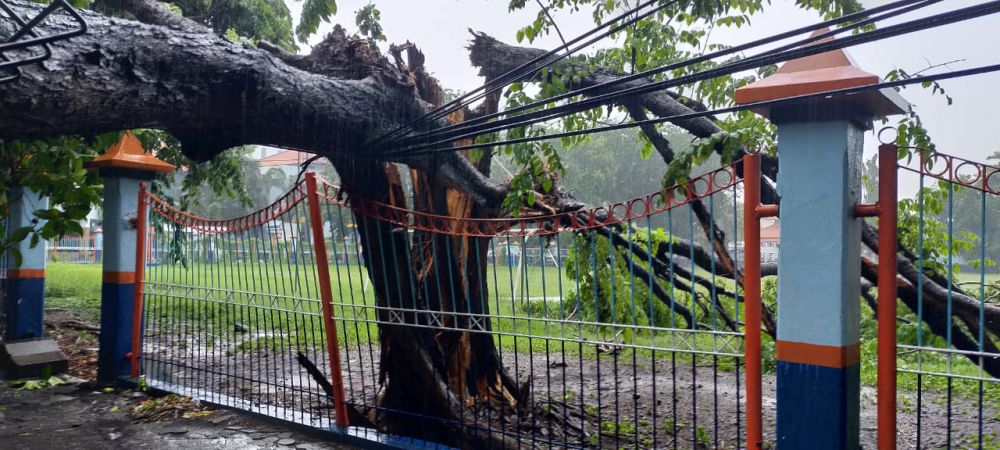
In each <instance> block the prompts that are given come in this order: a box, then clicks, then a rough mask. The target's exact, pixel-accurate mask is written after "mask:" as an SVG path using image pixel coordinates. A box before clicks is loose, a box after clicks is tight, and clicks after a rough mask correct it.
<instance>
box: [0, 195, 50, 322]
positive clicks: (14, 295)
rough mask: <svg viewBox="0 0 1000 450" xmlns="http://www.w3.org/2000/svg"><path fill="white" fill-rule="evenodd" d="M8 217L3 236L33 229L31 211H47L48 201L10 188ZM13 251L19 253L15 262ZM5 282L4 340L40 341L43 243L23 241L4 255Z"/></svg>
mask: <svg viewBox="0 0 1000 450" xmlns="http://www.w3.org/2000/svg"><path fill="white" fill-rule="evenodd" d="M9 198H10V210H9V212H10V214H9V216H8V221H7V235H8V236H10V235H11V234H12V233H14V232H16V230H18V229H19V228H23V227H31V226H35V224H36V221H39V220H40V219H38V218H37V217H35V211H37V210H41V209H48V207H49V199H48V198H47V197H44V196H42V195H39V194H38V193H37V192H34V191H32V190H31V189H28V188H25V187H21V186H13V187H11V189H10V197H9ZM15 251H16V252H18V253H20V255H21V261H20V264H18V263H17V258H15V257H14V254H15ZM6 258H7V264H8V265H9V267H8V270H7V283H6V285H5V286H4V287H5V289H6V292H5V293H4V296H3V298H4V305H3V308H4V313H5V315H6V322H7V323H6V324H5V325H6V329H5V340H7V341H16V340H20V339H32V338H40V337H42V336H43V335H44V334H45V327H44V324H43V321H44V315H45V241H44V240H43V241H41V242H39V243H38V245H36V246H35V247H34V248H32V247H31V240H30V239H24V240H22V241H20V242H18V243H16V244H14V246H13V248H12V249H11V250H9V251H8V252H7V256H6Z"/></svg>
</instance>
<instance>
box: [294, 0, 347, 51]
mask: <svg viewBox="0 0 1000 450" xmlns="http://www.w3.org/2000/svg"><path fill="white" fill-rule="evenodd" d="M334 14H337V2H336V0H305V2H304V3H303V4H302V15H301V16H299V26H297V27H295V35H296V36H298V38H299V42H306V41H308V40H309V36H312V35H313V34H315V33H316V30H317V29H319V23H320V21H323V22H329V21H330V17H332V16H333V15H334Z"/></svg>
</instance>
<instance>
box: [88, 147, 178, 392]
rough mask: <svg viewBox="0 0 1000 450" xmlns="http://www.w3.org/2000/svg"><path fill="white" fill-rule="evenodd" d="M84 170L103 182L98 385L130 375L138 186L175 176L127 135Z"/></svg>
mask: <svg viewBox="0 0 1000 450" xmlns="http://www.w3.org/2000/svg"><path fill="white" fill-rule="evenodd" d="M88 167H90V168H94V169H98V170H99V171H100V174H101V176H102V177H103V178H104V218H103V221H102V228H103V230H104V237H103V241H104V251H103V261H102V262H103V264H104V274H103V283H102V285H101V337H100V341H99V346H100V350H99V353H98V357H97V380H98V382H99V383H104V384H111V383H115V382H117V381H118V380H119V379H121V378H125V377H128V376H129V375H130V371H131V365H130V363H129V353H130V352H131V351H132V328H133V311H134V308H133V304H134V299H135V289H136V285H135V279H136V277H135V267H136V266H135V262H136V260H135V259H136V229H135V217H136V216H135V215H136V211H137V209H138V203H139V183H141V182H143V181H148V180H151V179H152V178H153V176H154V175H155V174H156V173H158V172H160V173H163V172H170V171H173V166H171V165H170V164H167V163H165V162H163V161H160V160H158V159H156V158H155V157H153V156H152V155H149V154H147V153H146V152H145V151H144V150H143V149H142V145H141V144H140V143H139V141H138V139H136V138H135V136H133V135H132V134H131V133H128V132H126V133H125V134H124V135H123V136H122V138H121V140H119V141H118V142H117V143H116V144H114V145H112V146H111V147H110V148H108V150H107V152H105V153H104V154H103V155H101V156H98V157H97V158H95V159H94V160H93V161H92V162H91V163H90V164H89V165H88Z"/></svg>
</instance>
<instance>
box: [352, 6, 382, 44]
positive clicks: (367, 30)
mask: <svg viewBox="0 0 1000 450" xmlns="http://www.w3.org/2000/svg"><path fill="white" fill-rule="evenodd" d="M381 19H382V13H381V12H380V11H379V10H378V8H376V7H375V5H374V4H371V3H369V4H368V5H366V6H365V7H363V8H361V9H359V10H357V11H356V12H355V15H354V24H355V25H357V26H358V31H359V32H360V33H361V35H362V36H366V37H368V41H369V43H370V44H371V45H372V47H374V48H378V46H377V45H376V42H379V41H385V39H386V38H385V34H384V33H383V32H382V24H381V22H380V20H381Z"/></svg>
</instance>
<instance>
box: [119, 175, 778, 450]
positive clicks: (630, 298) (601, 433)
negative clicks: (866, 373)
mask: <svg viewBox="0 0 1000 450" xmlns="http://www.w3.org/2000/svg"><path fill="white" fill-rule="evenodd" d="M742 185H743V182H742V181H741V180H740V179H739V178H738V177H737V174H736V168H735V166H725V167H723V168H721V169H718V170H716V171H713V172H711V173H708V174H706V175H703V176H700V177H696V178H693V179H691V180H689V181H687V182H686V183H684V184H682V185H679V186H675V187H673V188H669V189H665V190H663V191H660V192H656V193H652V194H649V195H645V196H642V197H639V198H636V199H632V200H628V201H624V202H621V203H616V204H612V205H607V206H604V207H600V208H595V209H591V210H585V211H576V212H571V213H564V214H555V215H550V216H541V217H525V218H517V219H493V220H490V219H480V220H477V219H453V218H449V217H445V216H437V215H433V214H428V213H424V212H418V211H413V210H410V209H407V208H405V207H401V206H394V205H389V204H385V203H379V202H374V201H370V200H363V199H351V201H350V202H347V201H345V200H341V196H340V193H339V190H338V188H337V186H334V185H331V184H329V183H326V182H324V181H321V180H317V179H316V178H315V176H314V175H312V174H309V175H308V176H307V177H306V180H305V182H304V183H302V184H299V185H297V186H296V187H295V188H294V189H293V190H292V191H291V192H289V193H288V194H287V195H286V196H285V197H283V198H282V199H280V200H279V201H278V202H276V203H275V204H274V205H272V206H270V207H268V208H265V209H264V210H262V211H258V212H256V213H254V214H250V215H248V216H245V217H241V218H236V219H231V220H222V221H213V220H207V219H203V218H199V217H195V216H192V215H190V214H187V213H184V212H182V211H179V210H177V209H175V208H173V207H171V206H169V205H167V204H166V203H165V202H163V201H162V200H160V199H158V198H157V197H155V196H153V195H150V194H148V193H146V192H144V191H143V192H142V193H141V194H140V196H141V201H140V215H139V217H140V218H141V219H142V220H140V223H139V226H140V229H141V230H145V232H143V233H140V236H142V238H141V239H139V241H140V242H139V250H138V251H139V253H138V254H139V255H140V256H141V258H140V259H139V261H141V262H140V263H139V264H138V266H140V267H137V269H139V270H137V284H138V285H139V286H141V288H140V289H138V290H137V292H139V294H137V301H138V302H142V305H141V306H142V308H139V309H138V310H139V311H143V312H142V316H141V317H137V324H140V323H139V322H141V324H140V325H141V326H137V327H136V330H142V332H141V333H142V335H141V348H135V349H134V351H133V360H134V370H135V375H139V373H140V372H141V373H142V374H143V375H144V376H145V378H146V380H147V383H149V384H150V385H151V386H153V387H157V388H160V389H164V390H167V391H171V392H178V393H183V394H187V395H192V396H194V397H198V398H202V399H205V400H209V401H212V402H215V403H219V404H223V405H226V406H230V407H234V408H238V409H243V410H247V411H252V412H256V413H260V414H265V415H268V416H271V417H275V418H279V419H282V420H288V421H292V422H296V423H302V424H307V425H310V426H315V427H318V428H323V429H334V425H337V427H338V428H336V429H339V430H340V431H342V432H343V431H346V432H348V433H350V434H354V435H362V436H368V437H373V436H374V437H380V438H383V439H388V438H389V437H390V435H391V434H408V435H410V436H414V437H417V438H420V439H422V440H405V441H402V442H406V443H405V445H406V446H420V445H426V446H437V444H436V443H429V442H427V440H429V439H433V440H435V441H439V442H441V441H444V442H443V443H445V444H448V445H455V446H472V444H464V443H461V442H463V441H459V440H457V439H456V438H455V437H454V436H448V435H437V436H428V435H426V434H421V429H427V430H430V429H440V427H450V428H449V429H453V430H456V431H455V434H463V433H467V434H468V435H470V436H477V439H483V440H482V441H481V442H484V443H501V442H502V443H506V444H514V445H518V446H520V445H524V446H529V447H533V446H546V447H548V446H556V447H589V448H620V447H634V448H704V447H711V448H743V447H744V446H745V444H744V443H745V442H746V441H745V439H746V438H745V436H746V434H747V432H748V431H750V432H751V433H760V431H759V430H760V428H761V425H760V423H761V420H760V416H761V413H760V402H759V400H758V401H756V402H755V401H752V400H750V399H751V398H757V399H759V398H760V397H759V391H758V393H754V392H753V391H752V389H753V386H759V383H760V381H759V380H760V375H759V371H760V363H759V361H760V349H759V346H756V347H755V346H750V347H748V348H747V349H746V350H744V348H743V347H744V339H743V335H744V329H743V328H744V325H743V324H744V322H745V323H746V328H747V331H746V332H747V334H748V335H750V334H751V333H757V335H758V336H759V334H760V331H759V326H760V321H759V320H758V319H755V318H753V317H752V315H753V314H755V310H756V309H757V308H759V304H758V305H750V304H747V305H746V308H747V309H746V312H744V305H743V301H744V296H743V295H742V294H741V290H742V289H743V286H741V283H743V282H744V281H747V282H749V279H750V278H751V277H745V278H744V277H741V276H740V268H741V266H742V264H743V261H742V259H741V258H742V255H741V251H737V250H739V246H738V243H739V242H740V241H741V237H742V232H741V231H742V230H741V228H742V227H741V226H740V223H739V222H740V219H741V218H740V217H739V216H740V212H739V210H740V198H741V197H744V194H743V192H742ZM147 205H148V224H147V223H144V222H145V220H146V219H145V217H147V214H145V213H143V212H142V211H145V210H146V209H147ZM705 219H708V220H705ZM703 224H705V226H706V227H705V228H703ZM716 227H718V228H716ZM373 230H385V231H386V233H388V234H386V233H381V232H377V231H373ZM709 236H711V237H713V238H712V239H711V240H710V239H709ZM455 248H464V249H466V250H470V249H474V250H475V251H469V252H468V254H469V255H472V256H471V257H470V259H466V260H464V262H462V260H461V259H456V258H453V257H452V256H453V255H452V253H453V251H454V249H455ZM727 248H729V249H731V250H732V251H726V252H722V251H720V249H721V250H725V249H727ZM751 252H752V250H749V249H748V250H747V253H748V256H752V255H750V253H751ZM730 254H733V255H735V257H734V258H730V257H729V255H730ZM446 255H451V256H446ZM429 261H435V262H436V263H435V264H430V263H429ZM452 263H462V264H465V265H466V266H464V268H463V269H462V270H459V271H455V270H452V269H453V268H452V267H451V266H449V264H452ZM428 267H430V268H431V269H428ZM317 268H319V270H317ZM140 273H142V274H141V275H140ZM454 274H464V275H462V276H459V277H455V276H454ZM456 278H458V279H456ZM746 289H748V290H749V289H751V287H750V286H749V285H748V286H746ZM748 292H749V291H748ZM747 298H749V296H748V297H747ZM400 329H405V330H422V331H419V332H420V333H429V336H433V339H437V340H439V341H440V340H443V339H446V338H447V336H460V337H461V338H462V339H470V340H475V341H477V342H479V343H481V344H482V345H485V346H486V348H492V349H494V351H495V356H496V359H497V361H498V362H499V366H501V367H502V371H500V372H502V373H504V374H505V375H503V377H507V378H505V379H506V380H507V382H509V384H510V387H509V389H508V390H507V392H511V393H512V392H517V393H518V395H520V397H515V398H501V399H500V400H498V399H497V398H496V397H490V396H486V395H477V394H468V395H466V396H465V397H464V398H461V405H456V406H455V410H456V411H459V414H458V415H447V414H435V413H433V412H429V411H428V410H427V409H426V408H424V409H420V407H419V405H416V403H417V402H416V401H414V402H413V403H414V404H413V405H412V406H411V405H406V404H404V405H403V406H402V407H400V406H399V405H398V404H395V405H393V404H391V403H390V401H389V400H387V399H386V397H387V394H386V393H385V391H386V389H387V388H386V385H387V382H391V381H392V380H389V381H387V379H388V378H390V377H391V376H392V373H391V372H390V371H389V369H388V368H387V366H386V364H388V363H387V362H386V361H388V360H389V359H390V358H391V355H386V354H384V353H383V349H384V348H385V345H386V344H384V342H386V341H387V340H389V339H391V338H392V337H391V334H392V333H393V330H400ZM387 333H388V334H387ZM139 341H140V339H136V342H139ZM756 342H758V343H759V342H760V341H759V339H757V340H756ZM745 351H746V355H745V354H744V352H745ZM753 352H756V353H753ZM744 364H746V366H744ZM310 366H312V367H310ZM414 370H415V369H414ZM434 370H437V369H434ZM443 370H447V367H444V369H443ZM396 374H398V372H396ZM397 379H398V378H397ZM748 386H750V387H749V389H751V390H750V391H748ZM452 389H453V390H454V391H455V392H474V390H472V389H469V390H465V389H460V388H455V387H454V386H453V387H452ZM422 394H423V393H422V392H412V396H411V398H412V399H419V398H420V396H421V395H422ZM748 394H749V395H748ZM462 395H465V394H462ZM400 424H411V425H410V426H412V430H413V431H407V432H406V433H401V432H400V431H399V430H400V429H401V428H400V427H401V426H402V425H400ZM436 427H437V428H436ZM755 439H759V438H755ZM396 442H401V441H396ZM490 445H492V444H490Z"/></svg>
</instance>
